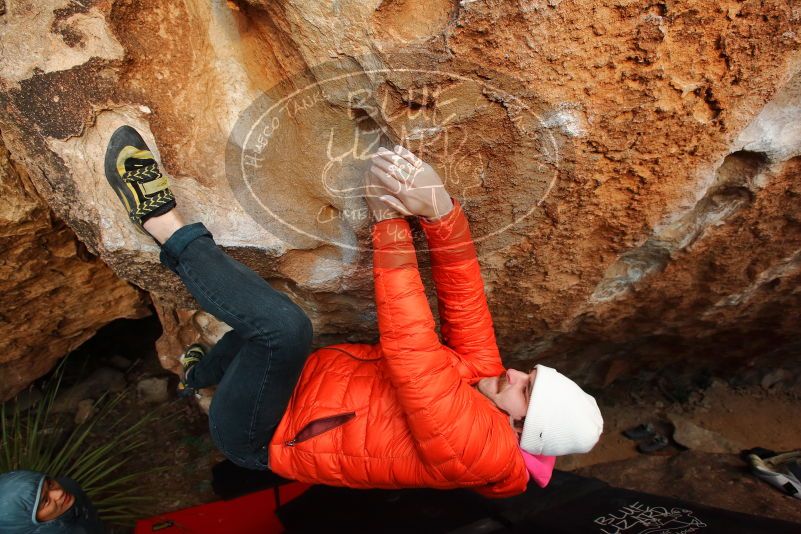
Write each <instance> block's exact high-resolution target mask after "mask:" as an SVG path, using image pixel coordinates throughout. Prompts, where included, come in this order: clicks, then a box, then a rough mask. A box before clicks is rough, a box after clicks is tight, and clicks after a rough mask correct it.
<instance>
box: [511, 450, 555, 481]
mask: <svg viewBox="0 0 801 534" xmlns="http://www.w3.org/2000/svg"><path fill="white" fill-rule="evenodd" d="M520 452H521V454H522V455H523V462H525V464H526V469H527V470H528V474H529V477H531V478H533V479H534V482H536V483H537V485H538V486H539V487H541V488H544V487H545V486H547V485H548V482H550V481H551V475H552V474H553V466H554V464H555V463H556V456H545V455H544V454H531V453H528V452H526V451H524V450H523V449H520Z"/></svg>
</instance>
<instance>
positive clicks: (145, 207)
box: [128, 189, 175, 225]
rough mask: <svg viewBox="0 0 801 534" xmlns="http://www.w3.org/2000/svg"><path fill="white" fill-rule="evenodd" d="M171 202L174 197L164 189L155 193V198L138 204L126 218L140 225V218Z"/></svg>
mask: <svg viewBox="0 0 801 534" xmlns="http://www.w3.org/2000/svg"><path fill="white" fill-rule="evenodd" d="M173 201H175V196H174V195H173V194H172V191H170V190H169V189H164V190H162V191H160V192H158V193H156V195H155V196H153V197H150V198H148V199H147V200H145V201H144V202H142V203H141V204H139V206H137V208H136V209H135V210H131V212H130V213H129V214H128V216H129V217H130V218H131V220H132V221H133V222H134V223H136V224H139V225H141V224H142V217H144V216H145V215H148V214H149V213H152V212H153V211H155V210H157V209H158V208H160V207H162V206H163V205H165V204H167V203H169V202H173Z"/></svg>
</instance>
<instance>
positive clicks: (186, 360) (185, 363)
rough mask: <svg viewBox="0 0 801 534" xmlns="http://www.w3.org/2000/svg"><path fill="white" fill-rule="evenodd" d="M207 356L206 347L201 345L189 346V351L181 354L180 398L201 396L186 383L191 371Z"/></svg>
mask: <svg viewBox="0 0 801 534" xmlns="http://www.w3.org/2000/svg"><path fill="white" fill-rule="evenodd" d="M205 355H206V347H204V346H203V345H201V344H200V343H194V344H192V345H189V347H187V349H186V350H185V351H184V353H183V354H181V357H180V358H179V359H178V361H179V362H181V380H180V382H178V396H179V397H191V396H193V395H194V396H195V397H199V396H200V394H199V393H198V391H197V390H196V389H194V388H191V387H189V385H188V384H187V383H186V377H187V375H188V374H189V371H190V369H192V367H194V366H195V365H197V363H198V362H199V361H200V360H202V359H203V356H205Z"/></svg>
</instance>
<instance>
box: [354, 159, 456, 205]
mask: <svg viewBox="0 0 801 534" xmlns="http://www.w3.org/2000/svg"><path fill="white" fill-rule="evenodd" d="M372 163H373V164H372V166H371V167H370V173H371V174H373V175H374V176H375V177H376V178H377V179H378V181H379V183H381V184H383V185H384V187H386V189H387V191H388V192H389V193H390V194H391V196H390V197H389V198H387V199H386V200H385V202H386V203H387V204H389V205H390V206H392V207H393V208H394V209H395V210H396V211H398V212H399V213H401V214H403V215H419V216H420V217H426V218H427V219H436V218H439V217H442V216H443V215H446V214H447V213H449V212H450V211H451V209H453V201H452V200H451V197H450V195H448V192H447V191H446V190H445V186H444V185H443V184H442V179H440V177H439V175H438V174H437V172H436V171H435V170H434V169H433V168H432V167H431V165H429V164H428V163H425V162H424V161H423V160H421V159H420V158H418V157H417V156H415V155H414V154H412V153H411V152H410V151H409V150H407V149H405V148H403V147H402V146H400V145H396V146H395V148H394V150H388V149H386V148H384V147H381V148H379V149H378V152H376V153H375V154H374V155H373V157H372ZM393 197H394V198H393Z"/></svg>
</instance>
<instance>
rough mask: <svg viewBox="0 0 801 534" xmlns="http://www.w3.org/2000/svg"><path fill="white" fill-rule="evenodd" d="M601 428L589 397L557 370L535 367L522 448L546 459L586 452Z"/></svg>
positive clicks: (541, 366) (600, 418)
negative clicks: (535, 371) (535, 372)
mask: <svg viewBox="0 0 801 534" xmlns="http://www.w3.org/2000/svg"><path fill="white" fill-rule="evenodd" d="M603 427H604V420H603V417H601V411H600V410H599V409H598V404H596V402H595V399H594V398H592V396H591V395H588V394H586V393H584V390H582V389H581V388H580V387H579V386H578V384H576V383H575V382H573V381H572V380H570V379H569V378H568V377H566V376H565V375H563V374H562V373H560V372H559V371H557V370H556V369H552V368H550V367H546V366H544V365H538V366H537V375H536V376H535V377H534V387H533V389H532V391H531V399H530V400H529V403H528V412H527V413H526V422H525V423H524V424H523V434H522V436H521V437H520V448H521V449H523V450H524V451H526V452H529V453H531V454H543V455H546V456H562V455H564V454H575V453H583V452H589V450H590V449H592V448H593V446H595V444H596V443H597V442H598V438H599V437H600V436H601V431H602V430H603Z"/></svg>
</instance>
